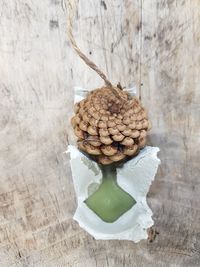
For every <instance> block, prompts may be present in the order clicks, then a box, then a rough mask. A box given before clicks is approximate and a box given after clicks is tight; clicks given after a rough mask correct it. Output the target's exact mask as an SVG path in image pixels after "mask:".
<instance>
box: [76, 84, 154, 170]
mask: <svg viewBox="0 0 200 267" xmlns="http://www.w3.org/2000/svg"><path fill="white" fill-rule="evenodd" d="M74 111H75V113H76V115H75V116H74V117H73V118H72V119H71V123H72V126H73V128H74V133H75V135H76V136H77V137H78V141H77V143H78V147H79V149H80V150H82V151H84V152H86V153H88V154H89V155H91V156H92V158H93V159H94V160H96V161H97V162H98V163H101V164H105V165H106V164H111V163H113V162H117V161H120V160H123V159H127V158H130V157H134V156H136V155H137V154H138V152H139V150H140V149H141V148H143V147H144V146H145V144H146V135H147V131H148V130H149V129H150V122H149V121H148V118H147V113H146V111H145V109H144V107H143V106H142V105H141V103H140V101H139V100H138V99H137V98H136V97H132V96H131V95H130V94H129V93H127V92H126V91H123V90H121V89H119V88H117V87H116V88H110V87H102V88H99V89H95V90H93V91H91V92H89V93H88V95H87V97H86V98H85V99H84V100H82V101H80V102H79V103H77V104H75V107H74Z"/></svg>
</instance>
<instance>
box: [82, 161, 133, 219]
mask: <svg viewBox="0 0 200 267" xmlns="http://www.w3.org/2000/svg"><path fill="white" fill-rule="evenodd" d="M100 168H101V171H102V183H101V185H100V186H99V188H98V189H97V191H96V192H94V193H93V194H92V195H90V196H89V197H88V198H87V199H86V200H85V201H84V202H85V203H86V205H87V206H88V207H89V208H90V209H91V210H92V211H93V212H94V213H96V214H97V215H98V216H99V217H100V218H101V219H102V220H103V221H105V222H108V223H112V222H114V221H116V220H117V219H118V218H119V217H120V216H121V215H122V214H124V213H125V212H127V211H128V210H129V209H130V208H132V207H133V205H134V204H135V203H136V201H135V199H134V198H133V197H132V196H131V195H130V194H128V193H127V192H126V191H124V190H123V189H122V188H121V187H120V186H119V185H118V184H117V171H116V166H115V165H114V164H111V165H100Z"/></svg>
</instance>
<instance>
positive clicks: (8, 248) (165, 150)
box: [0, 0, 200, 267]
mask: <svg viewBox="0 0 200 267" xmlns="http://www.w3.org/2000/svg"><path fill="white" fill-rule="evenodd" d="M74 34H75V37H76V40H77V42H78V44H79V45H80V47H81V48H82V50H83V51H85V52H86V53H87V54H88V55H89V56H90V57H91V58H92V59H93V60H94V61H95V62H96V63H98V65H99V66H100V67H101V68H102V69H104V70H105V72H106V73H107V74H108V76H109V78H110V79H111V80H112V81H113V82H115V83H117V82H118V81H120V82H121V84H122V85H125V86H129V85H130V84H131V83H132V82H134V83H135V84H136V85H137V86H138V88H140V93H141V98H142V101H143V103H144V104H145V105H146V107H147V108H148V109H149V114H150V117H151V120H152V122H153V129H152V131H151V137H150V143H152V144H153V145H155V146H159V147H160V148H161V152H160V158H161V160H162V166H161V167H160V170H159V173H158V175H157V177H156V181H155V182H154V183H153V185H152V187H151V190H150V192H149V195H148V202H149V204H150V206H151V208H152V210H153V212H154V220H155V226H156V229H157V230H158V231H159V232H160V234H159V235H158V237H157V239H156V240H155V241H154V242H153V243H151V244H149V243H147V242H146V241H142V242H140V243H139V244H133V243H132V242H127V241H120V242H119V241H106V242H104V241H95V240H94V239H93V238H92V237H91V236H89V235H88V234H87V233H85V232H84V231H83V230H82V229H80V228H79V226H78V225H77V223H75V222H73V220H72V216H73V213H74V211H75V208H76V202H75V195H74V189H73V185H72V180H71V172H70V168H69V157H68V156H67V155H66V154H63V151H64V150H65V149H66V144H67V140H68V139H69V140H71V139H70V132H69V122H68V121H69V118H70V115H71V110H72V102H73V91H72V88H73V86H74V85H82V86H85V87H87V88H94V87H97V86H101V85H102V81H101V80H100V79H99V78H98V77H97V76H96V74H95V73H93V71H91V70H89V69H88V67H87V66H85V65H84V64H83V63H82V62H81V60H80V59H79V58H78V57H77V56H76V55H75V53H74V52H73V50H72V49H71V47H70V46H69V42H68V40H67V37H66V14H65V12H64V10H63V8H62V3H61V0H43V1H40V0H1V1H0V36H1V37H0V61H1V65H0V119H1V120H0V140H1V142H0V151H1V152H0V158H1V161H0V266H2V267H7V266H19V267H22V266H47V267H51V266H52V267H55V266H79V267H81V266H92V267H93V266H100V267H103V266H117V267H118V266H190V267H193V266H200V193H199V192H200V191H199V190H200V183H199V177H200V167H199V156H200V124H199V120H200V104H199V103H200V75H199V74H200V1H199V0H192V1H186V0H180V1H176V0H158V1H148V0H137V1H136V0H135V1H131V0H128V1H125V0H115V1H106V0H104V1H100V0H98V1H97V0H95V1H92V0H90V1H83V0H80V1H79V6H78V15H77V18H76V22H75V27H74ZM67 136H68V138H67Z"/></svg>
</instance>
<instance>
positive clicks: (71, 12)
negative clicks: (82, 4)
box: [65, 0, 113, 88]
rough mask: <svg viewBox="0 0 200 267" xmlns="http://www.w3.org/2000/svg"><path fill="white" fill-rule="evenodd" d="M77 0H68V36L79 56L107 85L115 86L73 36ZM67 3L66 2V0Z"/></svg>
mask: <svg viewBox="0 0 200 267" xmlns="http://www.w3.org/2000/svg"><path fill="white" fill-rule="evenodd" d="M75 2H76V0H67V10H68V16H67V17H68V21H67V22H68V23H67V33H68V37H69V40H70V42H71V44H72V47H73V48H74V50H75V51H76V53H77V54H78V55H79V57H80V58H81V59H82V60H83V61H84V62H85V63H86V64H87V65H88V66H89V67H90V68H91V69H93V70H94V71H96V73H97V74H98V75H99V76H100V77H101V78H102V79H103V80H104V82H105V84H106V86H108V87H111V88H113V86H112V83H111V82H110V81H109V80H108V79H107V77H106V75H105V74H104V73H103V72H102V71H101V70H100V69H99V68H98V67H97V65H96V64H95V63H94V62H92V61H91V60H90V59H89V58H88V57H87V56H86V55H85V54H84V53H83V52H82V51H81V50H80V48H79V47H78V46H77V44H76V41H75V39H74V36H73V32H72V29H73V20H74V16H75V12H76V10H77V8H76V3H75ZM65 4H66V2H65Z"/></svg>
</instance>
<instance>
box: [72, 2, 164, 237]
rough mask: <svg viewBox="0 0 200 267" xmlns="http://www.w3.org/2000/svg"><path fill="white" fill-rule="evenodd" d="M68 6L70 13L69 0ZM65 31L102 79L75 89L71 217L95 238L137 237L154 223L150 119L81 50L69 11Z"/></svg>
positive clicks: (136, 101) (154, 157)
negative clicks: (150, 200) (148, 144)
mask: <svg viewBox="0 0 200 267" xmlns="http://www.w3.org/2000/svg"><path fill="white" fill-rule="evenodd" d="M73 3H74V2H73ZM68 7H69V14H73V12H72V11H74V9H73V6H72V4H71V2H69V6H68ZM70 11H71V13H70ZM68 35H69V39H70V41H71V44H72V46H73V48H74V49H75V51H76V52H77V53H78V55H79V56H80V57H81V58H82V59H83V60H84V62H85V63H86V64H87V65H89V67H90V68H92V69H94V70H95V71H96V72H97V73H98V74H99V75H100V77H101V78H102V79H103V80H104V81H105V86H103V87H101V88H97V89H94V90H92V91H90V92H87V91H86V90H83V89H79V90H77V91H76V92H75V99H77V98H78V99H79V101H78V102H76V101H75V102H76V103H75V105H74V113H75V114H74V116H73V117H72V119H71V124H72V127H73V129H74V134H75V135H76V137H77V148H78V149H77V148H76V147H74V146H69V149H68V151H69V152H70V157H71V161H70V162H71V169H72V176H73V182H74V186H75V191H76V195H77V199H78V208H77V210H76V213H75V215H74V219H75V220H77V221H78V223H79V224H80V226H81V227H82V228H84V229H85V230H86V231H88V232H89V233H90V234H91V235H93V236H94V237H95V238H96V239H128V240H133V241H134V242H138V241H140V240H141V239H145V238H147V236H148V235H147V229H148V228H149V227H151V226H152V225H153V220H152V219H151V216H152V212H151V210H150V208H149V207H148V205H147V203H146V194H147V192H148V190H149V187H150V184H151V182H152V181H153V179H154V176H155V174H156V171H157V168H158V164H159V162H160V161H159V159H158V158H157V152H158V151H159V149H158V148H154V147H145V145H146V137H147V132H148V131H149V130H150V128H151V123H150V121H149V119H148V116H147V112H146V110H145V108H144V107H143V106H142V104H141V102H140V100H139V99H138V98H137V97H136V96H135V95H134V94H132V93H131V91H130V90H123V89H122V87H121V85H120V84H118V85H117V86H113V85H112V84H111V82H110V81H109V80H108V79H107V77H106V76H105V74H104V73H103V72H102V71H101V70H99V68H98V67H97V66H96V65H95V64H94V63H93V62H92V61H91V60H90V59H88V58H87V57H86V56H85V55H84V54H83V53H82V52H81V51H80V49H79V48H78V46H77V44H76V42H75V40H74V37H73V34H72V17H71V16H69V23H68ZM84 92H86V95H84ZM81 95H82V96H81ZM83 95H84V96H83Z"/></svg>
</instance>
